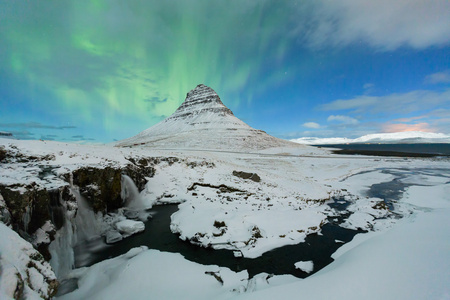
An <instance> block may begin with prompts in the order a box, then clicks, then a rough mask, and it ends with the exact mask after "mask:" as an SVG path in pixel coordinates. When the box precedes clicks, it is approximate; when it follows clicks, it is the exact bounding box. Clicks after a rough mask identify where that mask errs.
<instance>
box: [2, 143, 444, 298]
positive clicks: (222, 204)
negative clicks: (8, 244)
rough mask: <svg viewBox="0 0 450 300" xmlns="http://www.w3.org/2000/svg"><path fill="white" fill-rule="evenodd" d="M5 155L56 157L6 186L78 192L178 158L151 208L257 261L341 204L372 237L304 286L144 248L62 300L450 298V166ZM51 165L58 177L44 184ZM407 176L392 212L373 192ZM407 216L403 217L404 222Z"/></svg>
mask: <svg viewBox="0 0 450 300" xmlns="http://www.w3.org/2000/svg"><path fill="white" fill-rule="evenodd" d="M0 147H2V148H4V149H6V150H8V151H10V152H11V153H17V154H19V153H20V154H21V155H26V156H37V157H40V158H42V157H46V158H45V159H43V160H36V161H30V160H28V161H23V160H17V161H14V162H10V163H7V164H3V165H2V168H1V169H0V184H3V185H10V184H14V183H15V184H17V183H19V184H31V183H32V182H35V183H36V184H38V185H41V186H44V187H47V188H51V187H57V186H61V185H67V182H66V181H65V180H64V179H63V178H62V177H61V175H62V174H67V173H70V172H71V171H73V170H76V169H78V168H80V167H82V166H96V167H98V168H104V167H107V166H119V167H120V166H125V165H127V164H128V163H130V161H129V160H128V159H127V158H130V157H133V158H134V159H136V160H138V159H139V158H150V157H166V158H167V157H174V158H176V159H174V160H160V161H158V163H156V164H155V165H154V166H153V167H154V168H155V174H154V176H153V177H149V178H147V179H148V182H147V184H146V186H145V189H144V190H143V191H142V192H141V193H140V201H142V202H143V205H144V204H148V205H149V206H151V205H154V204H157V203H169V202H182V203H181V204H180V205H179V211H178V212H176V213H175V214H174V215H172V221H171V229H172V231H174V232H177V233H179V234H180V238H182V239H189V240H190V241H191V242H193V243H195V244H199V245H202V246H211V247H213V248H227V249H239V250H241V251H242V253H243V255H244V256H246V257H257V256H259V255H261V254H262V253H264V252H266V251H269V250H271V249H274V248H276V247H280V246H283V245H287V244H295V243H300V242H302V241H303V240H304V238H305V237H306V235H307V234H309V233H313V232H319V233H320V230H321V226H322V225H323V224H324V223H326V222H327V219H328V217H330V216H334V215H337V214H339V213H338V212H337V211H335V210H334V209H332V208H331V207H330V206H328V205H326V203H327V201H329V199H330V197H332V196H342V197H343V199H345V201H347V202H350V205H349V206H348V208H347V211H348V212H350V213H351V216H350V217H349V218H348V219H347V220H346V222H345V224H343V226H346V227H348V228H362V229H366V230H369V231H370V232H369V233H367V234H363V235H358V236H357V237H356V238H355V239H354V240H353V241H352V242H350V243H348V244H346V245H345V246H344V247H342V248H340V249H339V250H338V253H336V254H335V259H336V261H335V262H333V263H332V264H330V265H329V266H328V267H326V268H324V269H322V270H320V271H319V272H317V273H315V274H314V275H312V276H311V277H308V278H307V279H304V280H300V279H296V278H294V277H292V276H274V277H272V276H269V275H268V274H260V275H258V276H256V277H254V278H251V279H249V278H248V274H247V273H246V272H245V271H244V272H240V273H235V272H233V271H230V270H229V269H227V268H223V267H218V266H202V265H198V264H196V263H193V262H189V261H187V260H185V259H184V258H183V257H182V256H181V255H177V254H170V253H164V252H159V251H155V250H147V249H145V248H138V249H134V250H132V251H131V252H129V253H128V254H126V255H124V256H121V257H118V258H114V259H111V260H108V261H104V262H101V263H99V264H96V265H94V266H92V267H90V268H86V269H77V270H74V271H73V272H72V273H70V274H69V275H68V276H69V277H73V278H79V282H78V283H79V287H80V288H79V289H77V290H76V291H74V292H73V293H70V294H67V295H65V296H63V297H62V298H63V299H80V298H89V299H105V298H111V299H124V298H134V299H145V298H147V297H149V296H154V297H155V298H166V299H170V298H172V299H177V298H183V299H229V298H235V297H237V298H244V299H245V298H252V299H253V298H254V299H256V298H258V299H260V298H263V299H264V298H267V299H269V297H271V298H273V297H275V296H277V297H281V298H283V299H286V298H287V299H289V298H298V297H299V296H300V295H301V296H304V298H305V299H323V298H326V297H328V298H330V297H332V298H336V299H340V298H349V299H353V298H354V299H361V298H364V299H380V298H385V299H447V298H449V295H450V292H449V289H448V286H450V271H449V270H450V268H449V259H448V253H450V251H449V250H450V242H449V241H450V239H449V237H450V226H449V225H450V224H449V221H448V220H449V219H448V218H447V216H448V213H449V211H450V204H449V202H450V199H449V197H448V195H449V194H450V189H449V186H450V184H449V182H450V162H449V161H448V160H444V159H405V158H377V157H363V156H358V157H355V156H353V157H352V156H338V155H333V154H329V152H327V150H324V149H316V148H312V147H307V146H304V147H300V148H299V147H294V148H289V147H287V146H286V147H281V148H272V149H265V150H262V151H256V150H254V151H253V152H252V153H242V152H240V153H233V152H222V151H199V150H196V151H194V150H183V151H176V150H162V149H160V150H156V149H151V148H146V147H134V148H116V147H112V146H89V145H83V146H81V145H74V144H65V143H56V142H43V141H19V140H7V139H2V140H0ZM49 166H50V167H51V169H52V171H51V174H48V175H47V176H45V177H42V176H39V174H40V171H41V170H42V168H43V167H49ZM386 170H393V171H392V172H386ZM399 173H401V176H400V175H398V174H399ZM253 174H256V175H257V176H254V175H253ZM397 177H398V178H399V180H401V181H402V182H403V183H404V184H406V185H407V186H406V190H405V192H404V193H403V194H401V195H402V197H401V198H400V199H399V200H398V201H396V202H394V203H392V205H393V206H394V210H393V211H392V210H388V209H387V207H386V206H385V205H383V200H382V199H380V198H377V197H374V196H369V194H368V190H369V189H370V187H371V186H372V185H373V184H377V183H383V182H389V181H391V180H393V179H394V178H397ZM394 213H395V214H394ZM397 214H398V215H401V216H403V218H401V219H399V218H395V216H396V215H397ZM121 220H123V219H121ZM125 223H129V222H128V221H127V222H125ZM136 224H137V223H134V224H132V225H133V226H131V227H133V228H134V227H136V226H134V225H136ZM127 225H130V224H127ZM138 225H139V226H140V224H138ZM139 226H138V227H139ZM128 227H129V226H128ZM139 228H140V227H139ZM139 228H138V229H139ZM0 243H5V241H4V240H1V241H0ZM2 267H3V265H2ZM205 272H207V273H205ZM219 278H220V279H219ZM221 281H222V282H221ZM250 291H252V292H254V293H249V292H250ZM446 297H447V298H446Z"/></svg>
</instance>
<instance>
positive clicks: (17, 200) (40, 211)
mask: <svg viewBox="0 0 450 300" xmlns="http://www.w3.org/2000/svg"><path fill="white" fill-rule="evenodd" d="M0 194H1V195H2V197H3V199H4V202H5V204H6V207H7V209H8V212H9V216H10V220H9V221H10V224H11V225H12V226H13V229H14V230H15V231H16V232H19V233H21V234H22V235H25V236H26V235H30V234H32V233H34V232H35V231H36V230H37V229H38V228H40V227H42V225H44V223H45V222H46V221H47V220H52V222H53V224H54V225H55V227H56V228H57V229H59V228H60V227H61V226H62V225H63V222H64V216H62V215H61V214H59V213H58V206H59V199H60V198H61V197H62V198H63V199H64V201H70V200H72V201H74V199H73V196H72V195H71V194H70V191H69V187H68V186H62V187H60V188H56V189H50V190H48V189H46V188H43V187H41V186H38V185H36V184H30V185H19V184H17V185H9V186H8V185H0Z"/></svg>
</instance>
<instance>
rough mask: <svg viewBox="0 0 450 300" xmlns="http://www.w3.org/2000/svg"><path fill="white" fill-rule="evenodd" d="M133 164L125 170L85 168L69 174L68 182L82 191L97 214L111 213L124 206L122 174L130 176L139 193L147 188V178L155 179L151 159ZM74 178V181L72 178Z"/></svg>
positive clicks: (134, 161)
mask: <svg viewBox="0 0 450 300" xmlns="http://www.w3.org/2000/svg"><path fill="white" fill-rule="evenodd" d="M132 161H133V163H132V164H128V165H127V166H126V167H125V168H118V167H117V168H116V167H106V168H95V167H84V168H80V169H77V170H75V171H74V172H73V173H72V174H67V175H66V177H67V180H72V181H73V184H74V185H75V186H78V187H79V189H80V193H81V195H82V196H83V197H84V198H85V199H86V200H87V201H88V203H89V204H90V205H91V207H92V208H93V209H94V211H95V212H99V211H100V212H109V211H113V210H115V209H118V208H120V207H122V206H123V199H122V198H121V195H120V192H121V190H122V186H121V177H122V174H124V175H127V176H129V177H130V178H131V179H132V180H133V181H134V183H135V184H136V186H137V188H138V190H139V191H142V190H143V189H144V188H145V184H146V183H147V179H146V178H147V177H153V175H154V174H155V169H154V168H153V167H152V166H151V162H152V160H151V159H144V158H141V159H139V160H137V161H136V160H134V159H132ZM71 176H72V179H71V178H70V177H71Z"/></svg>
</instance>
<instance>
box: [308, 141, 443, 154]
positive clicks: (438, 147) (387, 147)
mask: <svg viewBox="0 0 450 300" xmlns="http://www.w3.org/2000/svg"><path fill="white" fill-rule="evenodd" d="M315 146H319V147H327V148H338V149H345V150H355V151H358V150H362V151H380V152H401V153H417V154H434V155H445V156H449V155H450V144H443V143H441V144H335V145H315ZM355 154H356V153H355Z"/></svg>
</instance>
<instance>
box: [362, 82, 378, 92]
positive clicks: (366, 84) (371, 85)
mask: <svg viewBox="0 0 450 300" xmlns="http://www.w3.org/2000/svg"><path fill="white" fill-rule="evenodd" d="M374 86H375V84H373V83H365V84H364V85H363V89H365V90H367V89H371V88H373V87H374Z"/></svg>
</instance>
